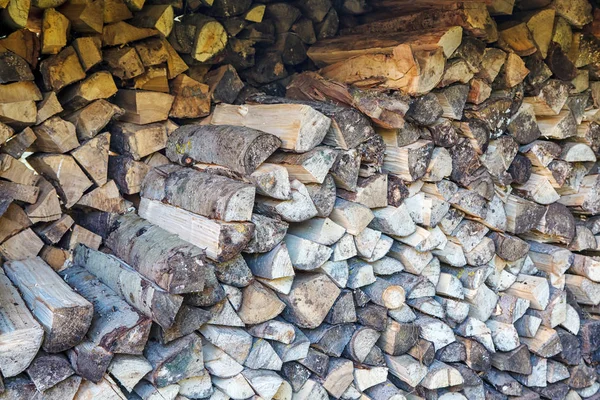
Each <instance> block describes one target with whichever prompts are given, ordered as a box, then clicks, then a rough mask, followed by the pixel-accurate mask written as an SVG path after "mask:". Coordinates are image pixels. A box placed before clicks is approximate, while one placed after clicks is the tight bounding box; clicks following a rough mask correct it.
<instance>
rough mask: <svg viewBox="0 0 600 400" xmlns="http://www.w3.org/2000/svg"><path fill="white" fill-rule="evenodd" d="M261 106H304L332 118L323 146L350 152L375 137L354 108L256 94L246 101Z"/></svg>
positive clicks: (366, 122) (364, 118) (368, 125)
mask: <svg viewBox="0 0 600 400" xmlns="http://www.w3.org/2000/svg"><path fill="white" fill-rule="evenodd" d="M246 101H247V102H250V103H259V104H304V105H307V106H310V107H312V108H314V109H315V110H317V111H319V112H320V113H323V114H324V115H326V116H328V117H329V118H331V127H330V129H329V131H328V132H327V135H326V136H325V138H324V139H323V144H325V145H328V146H333V147H338V148H342V149H344V150H349V149H352V148H354V147H356V146H357V145H359V144H360V143H362V142H364V141H365V140H366V139H367V138H368V137H370V136H372V135H373V128H372V127H371V124H370V123H369V120H368V119H367V118H366V117H365V116H364V115H363V114H361V113H360V112H359V111H358V110H356V109H354V108H352V107H343V106H338V105H335V104H330V103H328V102H324V101H309V100H292V99H289V98H283V97H273V96H266V95H263V94H256V95H253V96H251V97H250V98H249V99H247V100H246Z"/></svg>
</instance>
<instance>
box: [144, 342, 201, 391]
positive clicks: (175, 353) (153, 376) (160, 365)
mask: <svg viewBox="0 0 600 400" xmlns="http://www.w3.org/2000/svg"><path fill="white" fill-rule="evenodd" d="M144 357H146V359H147V360H148V361H149V362H150V364H151V365H152V371H151V372H149V373H148V375H146V379H148V381H149V382H150V383H152V384H153V385H155V386H156V387H159V388H162V387H165V386H168V385H171V384H174V383H176V382H178V381H180V380H182V379H186V378H191V377H194V376H198V375H201V374H202V373H203V371H204V360H203V357H202V340H201V338H200V336H199V335H198V334H197V333H191V334H189V335H187V336H184V337H182V338H180V339H177V340H175V341H173V342H171V343H169V344H166V345H163V344H160V343H158V342H154V341H150V342H148V346H146V349H145V350H144Z"/></svg>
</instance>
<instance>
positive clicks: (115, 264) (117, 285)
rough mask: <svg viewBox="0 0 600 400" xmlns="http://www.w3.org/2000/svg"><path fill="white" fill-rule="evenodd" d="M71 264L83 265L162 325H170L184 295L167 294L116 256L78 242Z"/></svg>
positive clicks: (130, 303) (128, 301) (132, 304)
mask: <svg viewBox="0 0 600 400" xmlns="http://www.w3.org/2000/svg"><path fill="white" fill-rule="evenodd" d="M73 265H75V266H81V267H84V268H85V269H86V270H88V271H89V272H91V273H92V274H93V275H95V276H96V277H97V278H98V279H99V280H100V281H101V282H102V283H104V284H105V285H106V286H108V287H109V288H111V289H112V290H113V291H114V292H116V293H117V294H118V295H120V296H121V297H122V298H123V299H124V300H125V301H126V302H127V303H128V304H129V305H131V306H133V307H135V308H136V309H137V310H138V311H140V312H141V313H142V314H144V315H146V316H148V317H150V318H152V320H153V321H155V322H156V323H158V324H159V325H160V326H161V327H163V328H168V327H170V326H171V325H173V323H174V321H175V318H176V315H177V311H179V308H180V307H181V304H182V303H183V298H182V297H180V296H177V295H172V294H168V293H167V292H165V291H164V290H162V289H160V288H159V287H158V286H156V285H155V284H154V283H152V282H151V281H150V280H148V279H146V278H144V277H143V276H141V275H140V274H139V273H137V272H136V271H134V270H133V269H132V268H131V267H129V266H127V265H126V264H125V263H123V262H122V261H120V260H119V259H118V258H116V257H114V256H112V255H110V254H106V253H102V252H99V251H95V250H91V249H88V248H86V247H85V246H77V248H75V251H74V257H73Z"/></svg>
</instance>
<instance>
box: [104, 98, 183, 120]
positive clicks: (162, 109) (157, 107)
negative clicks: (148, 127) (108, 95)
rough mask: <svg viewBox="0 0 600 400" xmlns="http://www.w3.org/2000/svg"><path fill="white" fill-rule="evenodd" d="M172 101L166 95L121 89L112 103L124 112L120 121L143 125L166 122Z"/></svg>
mask: <svg viewBox="0 0 600 400" xmlns="http://www.w3.org/2000/svg"><path fill="white" fill-rule="evenodd" d="M173 100H174V97H173V96H171V95H170V94H167V93H161V92H152V91H149V90H127V89H121V90H119V91H118V93H117V96H116V97H115V100H114V101H115V104H116V105H117V106H119V107H121V108H122V109H124V110H125V113H124V114H123V115H122V116H121V117H119V119H120V120H122V121H125V122H132V123H134V124H140V125H145V124H151V123H153V122H158V121H164V120H166V119H167V118H168V117H169V110H170V109H171V105H172V104H173Z"/></svg>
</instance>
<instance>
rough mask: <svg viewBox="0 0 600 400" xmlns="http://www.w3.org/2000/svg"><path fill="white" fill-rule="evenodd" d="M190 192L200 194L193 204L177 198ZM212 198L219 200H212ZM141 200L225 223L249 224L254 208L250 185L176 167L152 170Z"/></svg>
mask: <svg viewBox="0 0 600 400" xmlns="http://www.w3.org/2000/svg"><path fill="white" fill-rule="evenodd" d="M213 186H214V188H213ZM190 190H194V191H198V194H197V195H195V196H193V198H194V200H193V201H190V197H189V196H185V197H184V196H181V195H179V194H178V193H183V191H185V192H188V193H189V191H190ZM213 195H214V196H216V197H214V198H212V199H211V198H210V196H213ZM141 196H142V197H145V198H148V199H150V200H156V201H161V202H166V203H167V204H171V205H174V206H177V207H181V208H183V209H184V210H187V211H190V212H193V213H195V214H199V215H202V216H205V217H208V218H213V219H220V220H222V221H226V222H231V221H249V220H250V219H251V217H252V206H253V204H254V189H253V188H252V187H251V186H250V185H247V184H244V183H241V182H237V181H234V180H232V179H228V178H225V177H221V176H218V175H211V174H206V173H201V172H198V171H195V170H193V169H188V168H182V167H179V166H175V165H173V166H164V167H157V168H154V169H152V170H151V171H150V172H149V173H148V174H147V175H146V179H145V181H144V184H143V185H142V190H141ZM198 196H200V197H198ZM202 196H204V197H202ZM217 199H218V201H217Z"/></svg>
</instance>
